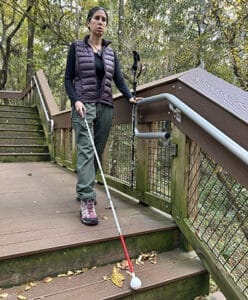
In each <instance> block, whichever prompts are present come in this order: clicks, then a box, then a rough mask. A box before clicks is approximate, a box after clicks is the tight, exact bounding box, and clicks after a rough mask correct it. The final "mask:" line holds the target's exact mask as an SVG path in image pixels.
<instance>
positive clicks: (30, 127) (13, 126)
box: [0, 123, 42, 131]
mask: <svg viewBox="0 0 248 300" xmlns="http://www.w3.org/2000/svg"><path fill="white" fill-rule="evenodd" d="M0 127H1V129H6V130H24V131H25V130H42V125H35V124H34V125H32V124H31V125H25V124H8V123H4V124H0Z"/></svg>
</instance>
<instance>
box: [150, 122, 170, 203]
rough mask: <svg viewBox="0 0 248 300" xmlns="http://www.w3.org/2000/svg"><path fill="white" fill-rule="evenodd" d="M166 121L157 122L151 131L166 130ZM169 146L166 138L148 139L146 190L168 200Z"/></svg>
mask: <svg viewBox="0 0 248 300" xmlns="http://www.w3.org/2000/svg"><path fill="white" fill-rule="evenodd" d="M169 126H170V125H169V123H168V122H164V121H161V122H157V123H155V124H154V126H153V131H154V130H155V131H165V130H166V131H168V130H169V128H168V127H169ZM170 150H171V148H170V144H169V143H168V141H167V140H164V139H151V140H150V141H149V150H148V153H149V154H148V160H149V171H148V172H149V174H148V191H149V193H151V194H153V195H155V196H158V197H161V198H167V200H170V181H171V178H170V174H171V151H170Z"/></svg>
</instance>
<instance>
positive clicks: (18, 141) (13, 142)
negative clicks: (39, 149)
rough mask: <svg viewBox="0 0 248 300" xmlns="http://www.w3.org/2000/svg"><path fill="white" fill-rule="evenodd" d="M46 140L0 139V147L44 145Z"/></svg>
mask: <svg viewBox="0 0 248 300" xmlns="http://www.w3.org/2000/svg"><path fill="white" fill-rule="evenodd" d="M45 144H46V140H45V139H44V138H39V137H38V138H23V137H19V138H17V137H16V138H9V137H1V138H0V145H10V146H11V145H45Z"/></svg>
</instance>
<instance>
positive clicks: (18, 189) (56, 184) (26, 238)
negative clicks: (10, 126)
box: [0, 162, 177, 260]
mask: <svg viewBox="0 0 248 300" xmlns="http://www.w3.org/2000/svg"><path fill="white" fill-rule="evenodd" d="M1 168H2V169H1V170H2V171H1V172H0V182H1V186H2V188H1V193H2V194H1V204H2V209H1V210H0V236H1V239H0V260H1V259H4V258H9V257H17V256H22V255H28V254H30V255H31V254H33V253H40V252H45V251H49V250H50V251H52V250H55V249H63V248H66V247H69V246H72V247H76V246H78V245H83V244H85V245H87V244H88V245H90V244H91V243H95V242H102V241H108V240H110V239H118V238H119V237H118V232H117V229H116V225H115V223H114V219H113V215H112V211H111V210H110V209H106V205H107V204H108V203H107V199H106V194H105V191H104V187H103V186H100V185H96V188H97V200H98V203H97V213H98V218H99V223H100V224H99V225H98V226H93V227H91V226H85V225H82V224H81V222H80V218H79V203H78V201H76V200H75V197H76V196H75V183H76V174H75V173H71V172H65V171H64V169H61V167H59V166H57V165H54V164H53V163H50V162H47V163H14V164H12V163H5V164H3V165H2V166H1ZM28 175H29V176H28ZM8 178H12V180H11V182H10V181H9V179H8ZM13 182H15V184H13ZM37 191H38V192H37ZM111 194H112V199H113V201H114V203H115V204H116V206H117V211H116V212H117V214H118V215H119V219H120V224H121V227H122V230H123V234H124V235H125V236H127V237H128V236H129V237H130V236H136V235H137V234H138V235H142V234H145V233H150V232H158V231H164V230H169V229H175V230H177V227H176V225H175V223H174V221H173V220H172V219H170V218H165V217H164V216H162V215H160V214H159V213H157V212H154V211H153V210H151V209H150V208H149V207H144V206H141V205H139V204H138V203H136V202H134V201H131V200H127V199H122V198H121V197H120V196H119V195H116V194H115V193H114V192H112V193H111ZM9 199H11V201H9ZM13 207H14V208H15V209H13ZM20 218H21V222H20Z"/></svg>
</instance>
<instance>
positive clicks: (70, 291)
mask: <svg viewBox="0 0 248 300" xmlns="http://www.w3.org/2000/svg"><path fill="white" fill-rule="evenodd" d="M134 264H135V261H134ZM113 268H114V265H113V264H111V265H108V266H104V267H97V266H96V267H94V268H93V269H90V270H87V269H85V268H84V265H82V268H81V269H80V270H78V271H76V270H72V269H70V270H68V271H71V272H70V273H69V272H68V274H71V275H67V276H65V277H60V276H63V275H62V274H58V276H57V277H54V278H50V281H49V280H48V279H46V280H43V281H38V282H35V286H33V287H31V288H30V289H29V290H28V291H25V289H26V288H27V284H25V285H22V286H17V287H14V288H10V289H6V290H3V291H2V293H7V294H8V299H10V300H11V299H13V300H14V299H16V297H17V295H22V296H25V297H26V299H43V298H44V299H53V300H67V299H88V300H98V299H99V300H102V299H138V300H139V299H140V300H143V299H149V300H152V299H154V300H155V299H156V300H159V299H161V300H162V299H168V300H169V299H173V300H174V299H177V300H191V299H192V300H193V299H195V297H197V296H201V295H206V294H208V280H209V278H208V274H207V272H206V270H205V269H204V268H203V266H202V264H201V262H200V261H199V259H198V258H197V256H196V255H195V254H194V253H193V252H190V253H185V252H182V251H181V250H179V249H176V250H173V251H169V252H167V253H161V254H159V255H158V256H157V263H156V264H152V263H151V262H149V261H144V264H143V265H135V275H136V276H137V277H138V278H139V279H140V280H141V282H142V286H141V288H140V289H139V290H137V291H134V290H131V288H130V281H131V277H130V275H129V274H128V273H127V272H126V271H123V270H118V271H119V272H120V273H121V274H123V276H124V277H125V280H124V284H123V287H117V286H116V285H114V284H113V282H112V281H111V280H110V278H111V274H112V272H113ZM81 270H84V272H83V273H79V271H81ZM73 271H74V272H73ZM76 274H78V275H76ZM65 275H66V274H65ZM46 281H48V282H47V283H46ZM33 284H34V282H33Z"/></svg>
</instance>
